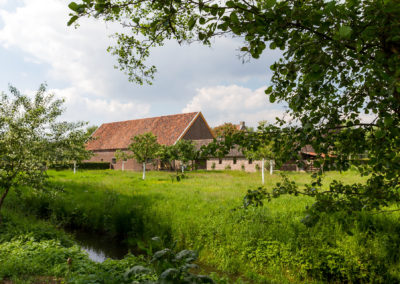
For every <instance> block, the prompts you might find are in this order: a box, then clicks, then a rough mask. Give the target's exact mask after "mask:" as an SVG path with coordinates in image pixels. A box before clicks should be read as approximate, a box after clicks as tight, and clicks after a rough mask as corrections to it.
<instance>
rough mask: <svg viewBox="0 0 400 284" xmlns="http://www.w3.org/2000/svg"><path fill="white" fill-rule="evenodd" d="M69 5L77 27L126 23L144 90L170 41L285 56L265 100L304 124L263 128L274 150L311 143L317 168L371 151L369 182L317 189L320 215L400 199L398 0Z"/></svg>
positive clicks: (125, 48) (127, 54)
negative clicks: (237, 43) (227, 43)
mask: <svg viewBox="0 0 400 284" xmlns="http://www.w3.org/2000/svg"><path fill="white" fill-rule="evenodd" d="M69 7H70V8H71V10H72V14H71V18H70V21H69V24H72V23H73V22H74V21H76V20H77V19H78V18H79V17H85V16H90V15H95V16H96V17H102V18H103V19H104V20H106V21H111V22H112V21H114V22H119V23H122V24H123V26H124V27H125V30H124V31H123V32H121V33H118V34H117V35H116V37H117V39H118V40H117V44H116V46H114V47H111V48H110V50H111V52H112V53H113V54H114V55H116V56H118V61H119V65H120V68H121V69H122V70H123V71H125V72H126V73H127V74H128V75H129V79H130V80H132V81H136V82H138V83H143V82H144V81H151V80H152V79H153V74H154V72H155V70H156V68H155V66H150V67H147V66H146V65H145V59H146V58H147V57H148V56H149V54H150V49H151V47H154V46H161V45H163V43H164V42H165V41H166V40H169V39H175V40H177V41H178V42H180V43H181V42H191V41H193V40H199V41H201V42H203V43H204V44H211V39H212V38H213V37H215V36H220V35H223V34H225V35H227V36H235V37H240V38H242V39H243V44H242V47H241V51H242V52H243V56H251V57H253V58H259V56H260V55H261V54H262V53H263V52H264V50H265V49H266V47H267V44H268V45H269V48H270V49H276V48H279V49H281V50H282V58H281V59H280V60H278V61H277V62H275V63H274V64H273V65H272V66H271V70H272V71H273V76H272V79H271V81H272V85H271V86H270V87H268V89H267V90H266V94H267V95H268V96H269V99H270V101H271V102H275V101H278V102H286V104H287V105H288V107H289V110H288V114H289V115H288V116H287V117H290V119H291V120H294V121H295V122H297V124H294V126H292V127H289V128H285V129H283V130H282V131H281V132H279V131H277V130H275V129H271V128H270V127H268V128H265V132H266V133H267V134H266V135H269V134H268V133H271V131H273V133H274V134H276V135H277V138H276V139H275V140H276V141H279V142H280V143H274V147H281V150H282V149H283V150H285V151H280V152H279V154H280V155H281V153H282V157H283V156H285V155H286V157H287V156H289V155H291V153H298V151H299V149H301V147H303V146H305V145H312V146H313V148H314V149H315V150H316V152H317V153H318V154H319V156H318V157H317V161H316V162H317V163H324V164H325V165H328V166H329V167H330V168H331V169H337V170H346V169H348V168H349V166H350V161H349V157H351V156H354V155H355V154H358V153H365V152H368V153H369V160H368V162H367V163H366V164H365V165H361V166H360V170H361V173H362V174H363V175H365V176H368V181H367V182H366V184H364V185H360V184H354V185H353V186H350V187H346V186H345V185H343V184H342V183H341V182H340V181H334V182H332V183H331V185H330V190H329V191H324V190H320V189H319V187H315V186H312V185H310V188H311V189H312V191H310V194H314V195H315V196H316V199H317V203H318V202H321V203H318V204H317V205H318V206H314V207H313V208H320V209H321V210H326V211H329V210H342V209H344V208H347V209H346V210H349V211H354V210H355V211H358V210H375V209H378V210H379V209H380V208H382V207H384V206H386V205H388V204H389V203H390V202H400V196H399V191H400V168H399V166H398V165H399V164H400V133H399V128H400V127H399V126H400V56H399V54H400V37H399V34H400V25H399V21H398V19H399V18H400V5H399V2H398V0H386V1H382V0H371V1H364V0H344V1H321V0H310V1H297V0H288V1H276V0H266V1H255V0H250V1H247V0H229V1H197V0H167V1H164V0H162V1H161V0H154V1H150V0H135V1H133V0H121V1H111V0H101V1H100V0H85V1H79V4H77V3H75V2H71V3H70V5H69ZM365 117H369V119H368V120H367V119H365ZM286 122H287V121H285V120H280V121H279V125H280V126H284V125H285V123H286ZM278 132H279V133H278ZM245 143H247V142H245ZM378 145H379V146H378ZM275 152H276V151H275ZM276 153H277V152H276ZM313 184H314V185H315V184H316V185H318V184H320V180H319V177H317V180H316V181H314V182H313ZM283 188H284V187H283V186H280V189H281V190H280V192H284V190H283ZM287 188H289V190H287V192H293V190H291V189H290V186H288V187H287ZM354 196H357V198H354Z"/></svg>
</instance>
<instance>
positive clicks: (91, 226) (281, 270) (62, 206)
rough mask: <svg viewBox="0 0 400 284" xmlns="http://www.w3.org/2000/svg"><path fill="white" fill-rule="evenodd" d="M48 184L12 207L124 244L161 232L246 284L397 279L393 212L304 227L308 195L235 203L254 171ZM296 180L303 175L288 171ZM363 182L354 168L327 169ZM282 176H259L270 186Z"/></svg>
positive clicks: (59, 179) (89, 177)
mask: <svg viewBox="0 0 400 284" xmlns="http://www.w3.org/2000/svg"><path fill="white" fill-rule="evenodd" d="M49 174H50V183H51V188H52V189H51V190H49V191H48V192H45V193H42V192H32V191H27V190H20V191H19V192H14V193H13V194H12V195H11V196H10V197H9V198H8V200H7V202H6V205H7V208H9V209H10V210H15V211H20V212H25V213H27V214H30V215H34V216H37V217H39V218H43V219H48V220H50V221H51V222H52V223H53V224H57V225H58V226H66V227H70V228H75V229H84V230H88V231H96V232H102V233H103V234H108V235H110V236H113V237H114V238H116V239H119V240H122V241H124V242H127V243H128V244H129V245H130V246H131V247H132V248H134V247H137V246H139V247H144V246H149V240H150V238H152V237H154V236H160V237H161V238H163V240H164V241H165V243H166V244H171V243H173V242H174V241H176V242H177V248H180V249H183V248H190V249H197V250H199V251H200V263H201V264H202V265H203V267H206V268H207V272H209V271H213V270H218V271H222V272H225V273H228V274H229V275H230V276H231V279H236V278H242V279H245V280H246V281H247V282H250V283H269V282H276V283H290V282H319V281H328V280H329V281H333V282H343V281H350V282H396V281H399V279H400V266H399V258H400V250H399V247H400V224H399V222H398V220H399V215H398V214H392V215H379V214H378V215H365V214H354V216H351V217H349V216H347V214H345V213H338V214H335V215H330V216H328V215H327V216H321V219H320V221H319V223H317V224H316V225H315V226H314V227H312V228H308V227H306V226H304V225H303V224H302V223H301V222H300V221H301V219H302V218H304V215H305V214H304V210H305V207H306V206H307V205H310V204H312V202H313V200H312V198H309V197H293V196H282V197H280V198H277V199H273V200H272V201H271V202H267V203H265V205H264V206H263V207H260V208H250V209H247V210H244V209H242V208H240V207H241V205H242V200H243V197H244V195H245V193H246V191H247V190H248V189H255V188H257V187H258V186H260V185H261V177H260V174H259V173H245V172H238V171H224V172H201V171H199V172H191V173H189V174H188V178H187V179H183V180H182V181H181V182H177V181H176V180H175V181H174V180H173V175H172V174H171V173H166V172H149V173H148V174H147V176H146V180H145V181H143V180H141V174H140V173H135V172H121V171H82V172H78V173H77V174H75V175H74V174H73V173H72V172H69V171H60V172H56V171H52V172H50V173H49ZM288 175H289V177H290V178H291V179H293V180H294V181H296V183H297V184H299V185H301V184H304V183H306V182H308V181H309V180H310V177H309V175H308V174H305V173H288ZM333 179H338V180H341V181H343V182H345V183H353V182H363V180H362V178H360V177H359V176H358V175H357V173H356V172H352V171H349V172H345V173H342V174H340V173H336V172H335V173H329V172H328V173H327V174H326V178H325V183H328V182H329V181H330V180H333ZM279 180H280V178H279V176H278V175H273V176H269V175H266V185H265V186H266V187H267V188H269V189H271V188H272V187H273V186H274V185H275V183H276V182H277V181H279Z"/></svg>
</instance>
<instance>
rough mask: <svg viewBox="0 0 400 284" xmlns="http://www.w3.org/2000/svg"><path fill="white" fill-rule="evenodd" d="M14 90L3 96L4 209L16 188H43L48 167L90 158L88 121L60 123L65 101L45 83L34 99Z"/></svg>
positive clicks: (0, 164)
mask: <svg viewBox="0 0 400 284" xmlns="http://www.w3.org/2000/svg"><path fill="white" fill-rule="evenodd" d="M10 93H11V95H7V94H5V93H2V95H1V98H0V157H1V159H0V194H1V195H0V210H1V208H2V206H3V204H4V200H5V198H6V197H7V195H8V193H9V192H10V190H12V189H15V188H18V187H19V186H23V185H27V186H29V187H30V188H33V189H43V188H44V185H45V180H46V178H47V174H46V170H47V167H48V166H51V165H54V164H60V163H68V162H70V161H72V160H74V161H76V160H82V159H85V158H88V157H90V153H89V152H87V151H86V150H85V147H84V143H85V142H86V141H87V139H88V136H87V135H86V132H85V131H84V130H83V129H82V127H83V126H84V125H86V123H82V122H80V123H68V122H58V121H57V119H58V118H59V116H60V115H61V114H62V103H63V100H60V99H55V98H54V95H51V94H46V86H45V85H41V86H40V88H39V90H38V91H37V92H36V94H35V97H34V98H33V99H30V98H29V97H28V96H27V95H23V94H21V93H20V92H19V91H18V90H17V89H16V88H14V87H12V86H10ZM0 222H1V216H0Z"/></svg>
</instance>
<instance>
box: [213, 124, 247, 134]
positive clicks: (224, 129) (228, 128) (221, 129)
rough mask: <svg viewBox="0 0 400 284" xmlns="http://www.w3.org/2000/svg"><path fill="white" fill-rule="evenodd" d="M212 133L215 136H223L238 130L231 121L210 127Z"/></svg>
mask: <svg viewBox="0 0 400 284" xmlns="http://www.w3.org/2000/svg"><path fill="white" fill-rule="evenodd" d="M212 131H213V133H214V135H215V136H217V137H224V136H227V135H233V134H234V133H236V132H238V131H240V130H238V129H237V128H236V126H235V125H233V124H232V123H230V122H229V123H224V124H222V125H220V126H216V127H214V128H213V129H212Z"/></svg>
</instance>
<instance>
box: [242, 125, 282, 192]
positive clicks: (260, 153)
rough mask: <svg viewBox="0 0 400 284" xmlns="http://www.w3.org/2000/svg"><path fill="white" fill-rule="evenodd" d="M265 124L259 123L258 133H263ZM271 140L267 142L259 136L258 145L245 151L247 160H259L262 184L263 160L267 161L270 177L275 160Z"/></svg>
mask: <svg viewBox="0 0 400 284" xmlns="http://www.w3.org/2000/svg"><path fill="white" fill-rule="evenodd" d="M266 125H267V122H266V121H260V122H259V129H260V131H263V130H264V128H265V127H266ZM273 143H274V142H273V140H269V141H268V140H267V139H265V138H264V137H262V136H261V140H260V145H259V146H258V147H257V148H256V149H254V150H247V151H246V152H245V155H246V157H247V158H248V159H252V160H261V161H262V164H261V165H262V166H261V180H262V184H264V165H265V159H267V160H269V162H268V163H269V168H270V170H269V173H270V175H272V173H273V167H274V159H275V153H274V152H273V150H272V149H273Z"/></svg>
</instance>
